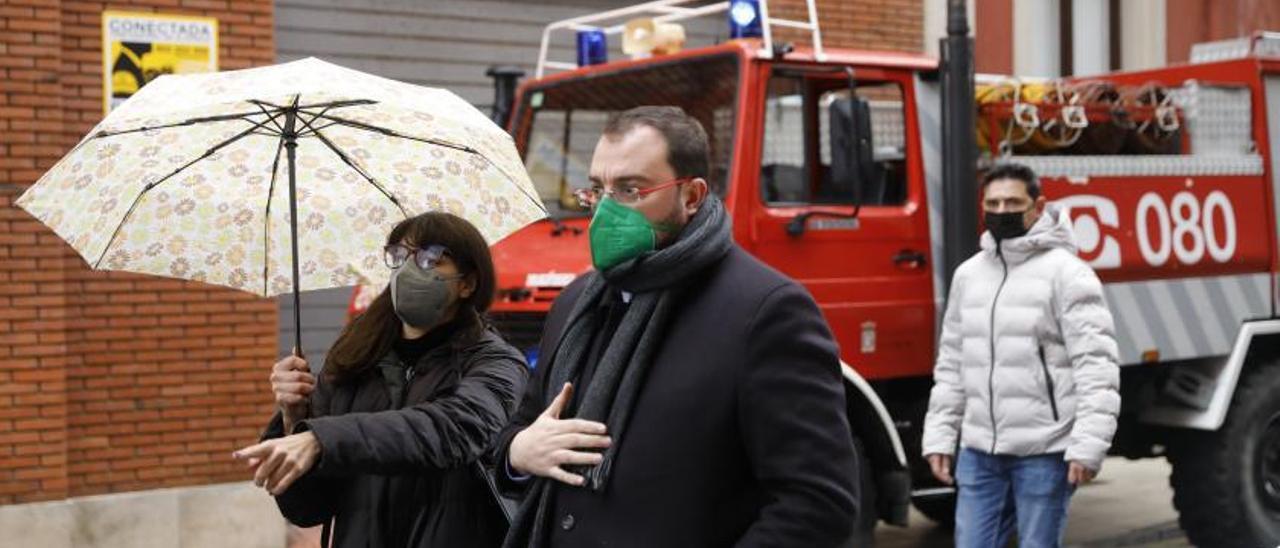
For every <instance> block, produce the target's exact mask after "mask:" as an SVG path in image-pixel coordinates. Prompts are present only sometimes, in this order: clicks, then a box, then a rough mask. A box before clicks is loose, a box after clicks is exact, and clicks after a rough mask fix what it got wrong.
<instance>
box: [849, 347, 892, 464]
mask: <svg viewBox="0 0 1280 548" xmlns="http://www.w3.org/2000/svg"><path fill="white" fill-rule="evenodd" d="M840 374H841V375H844V380H846V381H849V383H850V384H852V385H853V386H854V387H855V388H857V389H858V391H859V392H861V393H862V395H863V396H865V397H866V398H867V401H869V402H871V407H872V408H873V409H875V410H876V415H877V416H878V417H880V425H881V426H883V427H884V431H885V432H886V433H887V434H888V435H889V441H890V442H892V443H893V453H894V455H896V456H897V457H898V464H900V465H902V467H904V468H905V467H906V466H907V452H906V451H905V450H903V449H902V439H901V438H899V437H898V429H897V428H895V427H894V425H893V417H890V416H889V410H888V409H885V407H884V403H883V402H881V401H880V396H878V395H876V391H875V390H872V389H871V385H870V384H867V381H866V379H863V378H862V375H859V374H858V372H857V371H854V369H853V366H851V365H849V364H847V363H845V361H844V360H840Z"/></svg>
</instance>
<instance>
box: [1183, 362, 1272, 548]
mask: <svg viewBox="0 0 1280 548" xmlns="http://www.w3.org/2000/svg"><path fill="white" fill-rule="evenodd" d="M1277 394H1280V362H1275V361H1273V362H1269V363H1266V364H1260V365H1258V366H1256V367H1253V368H1250V369H1249V370H1247V371H1245V372H1244V374H1243V375H1242V376H1241V378H1240V383H1239V384H1238V385H1237V390H1236V393H1235V397H1233V398H1232V401H1231V407H1230V408H1229V409H1228V410H1227V419H1226V421H1225V422H1224V423H1223V425H1222V427H1221V428H1219V429H1218V431H1217V432H1188V433H1186V434H1185V435H1184V436H1183V437H1182V438H1181V439H1178V440H1176V441H1175V443H1172V444H1171V445H1170V451H1169V462H1170V464H1172V465H1173V472H1172V474H1171V475H1170V477H1169V483H1170V484H1171V485H1172V487H1173V505H1174V507H1175V508H1177V510H1178V522H1179V524H1180V525H1181V526H1182V530H1183V531H1184V532H1185V533H1186V534H1187V539H1188V540H1190V541H1191V543H1192V544H1195V545H1196V546H1224V547H1225V546H1242V547H1251V548H1252V547H1257V546H1277V545H1280V397H1276V395H1277Z"/></svg>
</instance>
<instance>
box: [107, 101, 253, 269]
mask: <svg viewBox="0 0 1280 548" xmlns="http://www.w3.org/2000/svg"><path fill="white" fill-rule="evenodd" d="M266 123H267V122H266V120H263V121H262V122H258V123H257V124H254V126H253V127H251V128H249V129H246V130H244V131H242V132H240V133H237V134H235V135H232V136H231V137H228V138H227V139H226V140H224V141H222V142H220V143H218V144H216V145H213V146H212V147H209V149H208V150H206V151H204V154H201V155H200V156H199V157H198V158H196V159H194V160H191V161H190V162H187V163H185V164H183V165H182V166H181V167H179V168H177V169H175V170H173V171H172V172H170V173H169V174H168V175H165V176H164V177H162V178H160V179H159V180H158V181H155V182H153V183H147V185H146V186H144V187H143V188H142V192H139V193H138V195H137V196H136V197H134V199H133V203H132V204H130V205H129V210H128V211H126V212H125V214H124V217H122V218H121V219H120V224H117V225H116V229H115V230H114V231H112V232H111V239H109V240H107V246H106V247H104V248H102V254H101V255H98V260H97V261H94V263H93V268H94V269H95V270H96V269H97V268H98V266H99V265H101V264H102V259H104V258H106V256H107V252H108V251H111V244H113V243H115V241H116V236H119V235H120V229H121V228H124V225H125V223H127V222H129V217H131V216H133V210H134V209H136V208H137V207H138V203H139V202H141V201H142V197H143V196H146V195H147V193H148V192H150V191H151V189H153V188H155V187H157V186H159V185H160V183H163V182H165V181H167V180H169V179H170V178H172V177H173V176H174V175H177V174H179V173H181V172H182V170H184V169H187V168H189V167H191V166H192V165H195V163H196V162H199V161H200V160H203V159H205V158H208V157H210V156H213V153H215V152H217V151H219V150H222V149H223V148H224V147H226V146H227V145H230V144H231V143H234V142H236V141H239V140H240V139H243V138H244V137H245V136H247V135H249V134H250V133H253V132H254V130H256V129H258V128H260V127H262V126H263V125H265V124H266Z"/></svg>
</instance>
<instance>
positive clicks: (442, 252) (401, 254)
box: [382, 244, 453, 270]
mask: <svg viewBox="0 0 1280 548" xmlns="http://www.w3.org/2000/svg"><path fill="white" fill-rule="evenodd" d="M446 255H447V256H450V257H452V256H453V255H452V254H451V253H450V252H449V248H447V247H445V246H442V245H439V244H433V245H429V246H427V247H421V248H412V247H409V246H407V245H404V244H391V245H389V246H387V247H384V248H382V260H383V261H384V262H386V263H387V267H388V268H400V267H401V266H404V263H405V262H407V261H408V260H409V257H413V262H414V263H415V264H417V265H418V268H421V269H423V270H431V269H433V268H435V267H436V265H438V264H440V258H441V257H444V256H446Z"/></svg>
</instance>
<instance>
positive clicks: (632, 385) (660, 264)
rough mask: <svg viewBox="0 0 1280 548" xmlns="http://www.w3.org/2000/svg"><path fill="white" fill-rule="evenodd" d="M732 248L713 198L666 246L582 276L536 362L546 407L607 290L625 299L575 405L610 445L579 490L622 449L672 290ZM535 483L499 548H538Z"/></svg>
mask: <svg viewBox="0 0 1280 548" xmlns="http://www.w3.org/2000/svg"><path fill="white" fill-rule="evenodd" d="M732 246H733V234H732V227H731V225H730V222H729V218H728V217H727V216H726V215H725V210H724V204H723V203H722V202H721V201H720V199H719V198H718V197H717V196H715V195H714V194H712V195H708V196H707V198H706V200H705V201H704V202H703V204H702V207H700V208H699V209H698V212H697V213H696V214H694V216H693V218H692V219H690V220H689V224H688V225H686V226H685V228H684V229H683V230H682V231H681V232H680V235H679V236H678V237H677V238H676V241H675V242H672V244H671V245H669V246H667V247H664V248H662V249H659V250H657V251H652V252H649V253H645V254H643V255H641V256H639V257H636V258H634V259H631V260H629V261H626V262H624V263H622V264H619V265H617V266H614V267H613V268H610V269H609V270H607V271H605V272H603V273H592V274H589V275H588V276H589V277H588V278H587V281H586V286H585V287H584V288H583V290H582V294H581V295H580V296H579V297H578V300H577V302H576V303H575V304H574V307H573V310H572V311H571V312H570V313H569V318H568V320H567V321H566V323H565V329H564V333H563V335H562V336H561V337H560V342H559V344H558V345H557V346H556V349H555V350H554V351H553V352H552V354H551V359H550V360H549V361H548V362H546V363H544V364H539V365H540V366H541V367H548V368H550V369H549V370H548V371H547V384H546V386H545V390H544V394H543V406H544V407H545V406H547V405H550V404H551V400H553V399H555V396H556V394H558V393H559V392H560V387H562V386H564V383H566V382H569V380H570V379H573V378H575V377H576V376H577V375H578V372H579V371H581V370H582V367H583V362H585V361H586V359H587V353H588V352H589V351H590V346H591V340H592V338H593V336H594V335H595V334H596V331H597V330H598V329H600V327H601V325H602V324H603V319H604V318H603V317H602V314H601V312H600V310H601V307H600V301H601V299H603V298H604V295H605V293H606V291H607V288H608V287H613V288H615V289H620V290H622V291H627V292H630V293H633V294H634V296H633V297H632V300H631V305H630V307H628V309H627V311H626V313H625V314H624V315H623V317H622V321H621V323H619V324H618V328H617V331H615V332H614V334H613V337H612V338H610V339H609V341H608V343H607V346H606V347H605V349H604V352H603V353H602V354H601V356H600V362H599V364H597V366H596V369H595V373H594V374H593V375H592V377H591V380H590V383H591V384H590V385H589V386H587V387H586V391H585V392H583V393H582V397H581V399H580V400H579V405H578V409H577V415H576V418H580V419H586V420H592V421H597V422H603V423H605V425H607V426H608V428H609V437H610V438H612V439H613V444H612V445H611V446H610V447H609V449H607V450H606V451H605V452H604V460H603V462H601V464H599V465H597V466H594V467H590V468H587V469H585V470H581V472H582V473H583V474H584V477H585V478H586V480H587V482H586V485H585V488H586V489H591V490H592V491H595V492H597V493H599V492H603V491H604V489H605V487H606V486H607V485H608V483H609V475H610V472H611V470H612V468H613V462H614V460H615V459H616V458H617V454H618V451H619V450H620V448H621V447H622V446H623V445H624V441H623V440H624V436H625V434H626V428H627V419H628V418H629V417H630V416H631V410H632V407H633V406H634V405H635V399H636V396H637V395H638V394H639V392H640V388H641V386H642V385H643V384H644V379H645V374H646V373H647V372H648V369H649V366H650V365H651V363H652V361H653V357H654V352H656V351H657V349H658V348H659V347H660V346H661V343H662V336H663V334H664V332H665V328H666V327H667V324H668V323H669V322H670V318H671V312H672V310H673V308H674V305H675V302H676V300H677V298H678V293H679V292H680V290H681V289H682V288H683V287H685V286H687V285H688V283H689V282H690V281H692V280H693V278H695V275H696V274H698V273H700V272H702V271H704V270H706V268H707V267H710V266H711V265H713V264H715V263H717V262H719V261H720V260H721V259H722V258H724V256H725V255H726V254H728V253H729V250H730V249H731V248H732ZM553 481H555V480H551V479H547V478H541V477H539V478H535V479H534V483H533V484H532V485H530V487H529V490H528V492H526V493H525V498H524V500H523V502H522V503H521V504H520V510H519V511H518V512H517V513H516V515H515V518H514V519H513V522H512V524H511V530H510V532H509V533H508V534H507V538H506V542H505V543H504V544H503V546H504V547H507V548H516V547H524V546H529V547H532V548H538V547H541V546H542V545H543V543H544V541H545V537H546V523H547V520H548V512H550V495H551V488H550V483H551V482H553Z"/></svg>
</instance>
